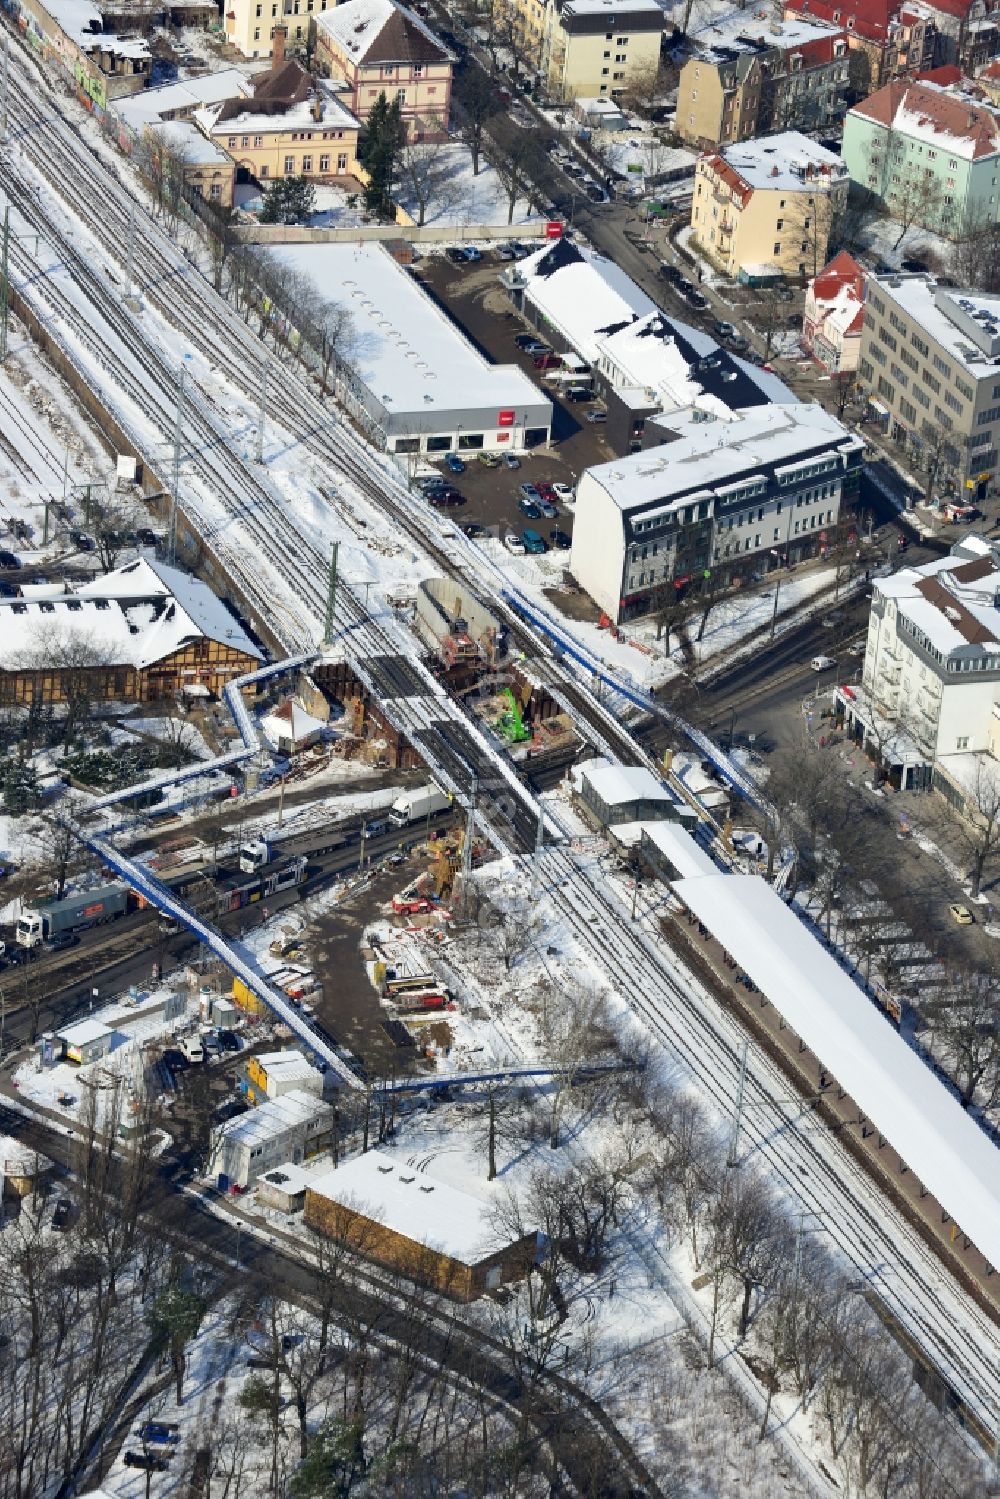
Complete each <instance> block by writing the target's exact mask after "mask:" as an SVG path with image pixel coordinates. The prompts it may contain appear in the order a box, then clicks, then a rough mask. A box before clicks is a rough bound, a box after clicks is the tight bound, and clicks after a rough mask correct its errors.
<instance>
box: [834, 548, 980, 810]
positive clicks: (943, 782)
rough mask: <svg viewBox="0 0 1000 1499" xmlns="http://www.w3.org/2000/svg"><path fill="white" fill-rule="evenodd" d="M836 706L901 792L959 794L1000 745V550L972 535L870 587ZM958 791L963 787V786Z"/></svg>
mask: <svg viewBox="0 0 1000 1499" xmlns="http://www.w3.org/2000/svg"><path fill="white" fill-rule="evenodd" d="M838 709H839V711H840V712H841V713H842V714H843V716H844V717H845V719H846V720H847V722H848V724H849V726H850V728H851V730H852V732H853V733H854V734H855V735H856V737H857V738H858V739H859V740H862V741H863V742H864V743H865V744H867V746H868V747H869V749H873V750H874V751H875V753H876V754H877V755H878V756H879V758H880V759H881V760H882V761H883V763H884V766H885V769H886V771H887V772H888V774H889V776H890V779H891V780H892V781H893V783H894V784H895V785H898V786H901V787H902V788H903V789H904V790H920V789H922V788H925V787H927V786H930V785H932V784H934V785H936V786H937V788H938V789H939V790H941V791H942V792H943V794H944V795H946V796H947V797H948V799H949V800H951V801H953V802H961V801H962V800H965V798H966V796H967V795H968V792H969V790H970V788H973V787H974V785H975V782H976V779H977V777H978V775H979V772H980V761H981V757H987V758H988V759H989V760H990V761H991V762H992V763H993V764H994V765H996V764H997V761H996V760H995V758H994V757H995V756H996V754H997V751H998V749H1000V743H998V738H1000V717H998V715H1000V549H998V547H997V545H996V543H995V542H989V541H987V540H986V538H985V537H983V536H976V535H971V536H968V537H965V538H963V540H962V541H960V542H959V543H958V544H957V545H956V546H954V547H953V548H952V550H951V552H950V554H949V555H948V556H947V557H939V558H935V560H934V561H933V562H928V563H925V564H924V565H923V566H921V567H904V568H901V569H900V570H899V571H898V572H896V573H893V574H892V575H891V576H890V577H888V578H876V579H875V580H874V582H873V585H872V606H871V612H870V615H869V620H868V640H867V644H866V648H865V661H864V667H863V670H862V673H861V683H860V685H859V686H858V687H841V688H840V689H839V692H838ZM963 788H964V790H963Z"/></svg>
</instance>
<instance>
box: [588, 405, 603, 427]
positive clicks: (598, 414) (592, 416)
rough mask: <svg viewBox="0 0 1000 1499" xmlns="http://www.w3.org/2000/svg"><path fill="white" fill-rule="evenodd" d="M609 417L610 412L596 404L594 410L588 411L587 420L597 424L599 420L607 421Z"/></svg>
mask: <svg viewBox="0 0 1000 1499" xmlns="http://www.w3.org/2000/svg"><path fill="white" fill-rule="evenodd" d="M607 419H608V413H607V412H606V411H604V410H603V409H602V408H601V407H600V406H595V407H594V409H593V411H588V412H587V420H588V422H591V423H593V425H594V426H597V424H598V423H599V422H606V421H607Z"/></svg>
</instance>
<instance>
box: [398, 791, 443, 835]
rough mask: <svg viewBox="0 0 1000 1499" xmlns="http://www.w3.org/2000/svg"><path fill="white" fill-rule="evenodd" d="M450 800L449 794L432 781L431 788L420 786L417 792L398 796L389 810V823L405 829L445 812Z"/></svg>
mask: <svg viewBox="0 0 1000 1499" xmlns="http://www.w3.org/2000/svg"><path fill="white" fill-rule="evenodd" d="M450 800H451V798H450V797H449V796H448V793H447V792H446V791H442V790H441V789H440V787H438V786H435V785H434V782H433V781H432V782H431V783H430V785H429V786H418V787H417V789H416V790H415V791H404V793H403V795H402V796H397V798H396V800H395V801H394V802H393V804H392V806H391V807H390V808H389V821H390V822H392V823H394V824H395V825H396V827H397V828H405V827H406V826H407V825H408V824H409V823H411V822H419V821H420V819H421V818H422V817H433V815H434V813H435V812H443V811H444V809H445V807H447V805H448V803H449V802H450Z"/></svg>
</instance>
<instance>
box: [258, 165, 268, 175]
mask: <svg viewBox="0 0 1000 1499" xmlns="http://www.w3.org/2000/svg"><path fill="white" fill-rule="evenodd" d="M257 175H258V176H260V177H270V175H271V168H270V167H268V166H263V167H261V169H260V171H259V173H258V174H257Z"/></svg>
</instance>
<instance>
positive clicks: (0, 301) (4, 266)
mask: <svg viewBox="0 0 1000 1499" xmlns="http://www.w3.org/2000/svg"><path fill="white" fill-rule="evenodd" d="M3 60H4V73H3V79H4V96H3V97H4V105H3V110H4V122H5V123H4V133H5V134H6V119H7V53H6V50H5V51H4V55H3ZM9 264H10V204H8V205H7V207H6V208H5V209H4V211H3V250H2V252H0V364H3V363H4V361H5V360H6V358H7V325H8V322H9V320H10V280H9V274H8V267H9Z"/></svg>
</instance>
